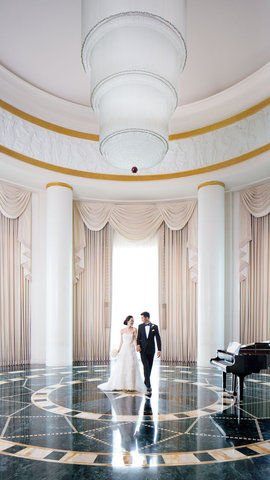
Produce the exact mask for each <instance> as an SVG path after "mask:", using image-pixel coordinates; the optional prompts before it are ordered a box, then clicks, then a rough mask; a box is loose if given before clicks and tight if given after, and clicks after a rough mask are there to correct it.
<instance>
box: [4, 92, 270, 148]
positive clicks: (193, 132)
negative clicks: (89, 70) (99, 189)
mask: <svg viewBox="0 0 270 480" xmlns="http://www.w3.org/2000/svg"><path fill="white" fill-rule="evenodd" d="M268 105H270V97H268V98H266V99H265V100H263V101H262V102H260V103H258V104H257V105H254V106H253V107H250V108H248V109H247V110H243V111H242V112H240V113H237V114H236V115H233V116H232V117H229V118H225V119H224V120H221V121H219V122H215V123H212V124H210V125H206V126H205V127H200V128H195V129H194V130H189V131H187V132H180V133H174V134H172V135H169V137H168V138H169V141H173V140H180V139H183V138H189V137H195V136H197V135H203V134H205V133H208V132H212V131H213V130H218V129H220V128H223V127H227V126H228V125H231V124H232V123H236V122H239V121H240V120H243V119H244V118H246V117H250V116H251V115H254V114H255V113H257V112H258V111H259V110H262V109H263V108H265V107H267V106H268ZM0 107H2V108H3V109H4V110H6V111H7V112H9V113H12V114H13V115H15V116H17V117H20V118H22V119H23V120H26V121H27V122H30V123H33V124H35V125H38V126H39V127H42V128H46V129H47V130H52V131H53V132H56V133H61V134H63V135H68V136H70V137H77V138H83V139H85V140H92V141H94V142H98V141H99V135H96V134H93V133H85V132H78V131H76V130H72V129H70V128H66V127H61V126H59V125H55V124H53V123H50V122H46V121H45V120H41V119H40V118H37V117H34V116H33V115H30V114H29V113H25V112H23V111H22V110H19V109H18V108H16V107H13V105H10V104H9V103H6V102H4V101H3V100H0Z"/></svg>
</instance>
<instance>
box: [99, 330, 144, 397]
mask: <svg viewBox="0 0 270 480" xmlns="http://www.w3.org/2000/svg"><path fill="white" fill-rule="evenodd" d="M133 340H134V339H133V334H132V333H123V344H122V347H121V350H120V352H119V354H118V358H117V361H116V364H115V365H114V368H113V371H112V373H111V376H110V378H109V380H108V382H106V383H102V384H101V385H98V388H100V390H105V391H113V390H130V391H136V392H145V391H146V387H145V385H144V382H143V379H142V376H141V372H140V368H139V362H138V359H137V354H136V350H135V345H134V343H133Z"/></svg>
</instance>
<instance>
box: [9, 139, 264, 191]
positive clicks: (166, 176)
mask: <svg viewBox="0 0 270 480" xmlns="http://www.w3.org/2000/svg"><path fill="white" fill-rule="evenodd" d="M268 151H270V143H267V144H266V145H263V146H262V147H259V148H256V149H255V150H251V151H250V152H247V153H244V154H243V155H239V157H234V158H231V159H230V160H224V161H223V162H220V163H214V164H213V165H207V166H206V167H200V168H195V169H194V170H185V171H183V172H173V173H162V174H156V175H136V176H133V175H114V174H106V173H95V172H85V171H83V170H73V169H71V168H66V167H59V166H58V165H52V164H50V163H46V162H42V161H41V160H36V159H35V158H31V157H27V156H26V155H23V154H22V153H19V152H16V151H14V150H10V149H9V148H7V147H3V146H2V145H0V153H4V154H5V155H8V156H10V157H12V158H15V159H16V160H20V161H21V162H24V163H28V164H29V165H34V166H35V167H39V168H44V169H46V170H51V171H53V172H59V173H64V174H65V175H72V176H74V177H82V178H92V179H96V180H113V181H119V182H146V181H147V182H149V181H154V180H170V179H173V178H183V177H190V176H193V175H200V174H203V173H207V172H213V171H215V170H221V169H222V168H227V167H231V166H232V165H237V164H238V163H242V162H245V161H247V160H250V159H251V158H253V157H257V156H258V155H261V154H262V153H265V152H268Z"/></svg>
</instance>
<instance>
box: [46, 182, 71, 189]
mask: <svg viewBox="0 0 270 480" xmlns="http://www.w3.org/2000/svg"><path fill="white" fill-rule="evenodd" d="M49 187H66V188H70V190H73V188H72V186H71V185H69V184H68V183H63V182H50V183H48V184H47V185H46V188H49Z"/></svg>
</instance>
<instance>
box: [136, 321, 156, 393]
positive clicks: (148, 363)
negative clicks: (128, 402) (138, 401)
mask: <svg viewBox="0 0 270 480" xmlns="http://www.w3.org/2000/svg"><path fill="white" fill-rule="evenodd" d="M148 325H150V330H149V335H148V338H147V336H146V332H145V327H146V325H145V324H144V323H141V324H140V325H139V328H138V336H137V345H139V346H140V347H141V352H140V353H141V359H142V364H143V369H144V383H145V385H146V387H147V388H148V389H149V388H151V384H150V375H151V370H152V365H153V360H154V354H155V339H156V342H157V348H158V351H159V352H160V351H161V340H160V335H159V331H158V326H157V325H154V324H153V323H151V322H150V324H148Z"/></svg>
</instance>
